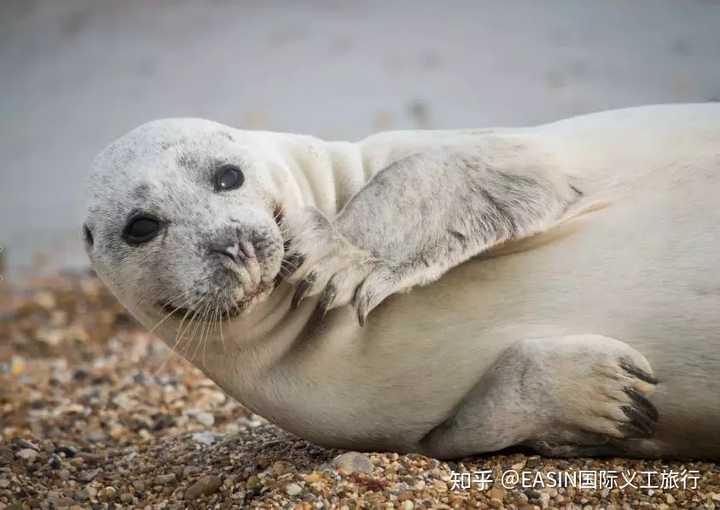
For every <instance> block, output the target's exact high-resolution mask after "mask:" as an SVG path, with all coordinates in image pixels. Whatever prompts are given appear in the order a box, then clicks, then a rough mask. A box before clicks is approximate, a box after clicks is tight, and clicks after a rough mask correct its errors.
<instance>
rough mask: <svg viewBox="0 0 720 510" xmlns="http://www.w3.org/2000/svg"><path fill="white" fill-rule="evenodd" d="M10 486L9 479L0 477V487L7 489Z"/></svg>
mask: <svg viewBox="0 0 720 510" xmlns="http://www.w3.org/2000/svg"><path fill="white" fill-rule="evenodd" d="M8 487H10V480H8V479H7V478H0V489H7V488H8Z"/></svg>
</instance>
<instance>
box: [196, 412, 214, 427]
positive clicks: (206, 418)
mask: <svg viewBox="0 0 720 510" xmlns="http://www.w3.org/2000/svg"><path fill="white" fill-rule="evenodd" d="M195 419H196V420H197V421H198V422H200V423H201V424H202V425H205V426H206V427H212V426H213V425H215V416H213V415H212V414H210V413H197V414H196V415H195Z"/></svg>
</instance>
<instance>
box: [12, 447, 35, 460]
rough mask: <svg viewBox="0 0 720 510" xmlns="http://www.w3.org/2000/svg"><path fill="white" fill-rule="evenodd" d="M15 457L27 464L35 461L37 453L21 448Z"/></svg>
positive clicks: (30, 449)
mask: <svg viewBox="0 0 720 510" xmlns="http://www.w3.org/2000/svg"><path fill="white" fill-rule="evenodd" d="M15 456H16V457H17V458H19V459H22V460H26V461H28V462H35V459H37V457H38V452H37V450H33V449H32V448H23V449H22V450H19V451H18V452H17V453H16V454H15Z"/></svg>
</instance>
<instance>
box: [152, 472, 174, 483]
mask: <svg viewBox="0 0 720 510" xmlns="http://www.w3.org/2000/svg"><path fill="white" fill-rule="evenodd" d="M174 481H175V473H170V474H167V475H159V476H156V477H155V485H166V484H168V483H170V482H174Z"/></svg>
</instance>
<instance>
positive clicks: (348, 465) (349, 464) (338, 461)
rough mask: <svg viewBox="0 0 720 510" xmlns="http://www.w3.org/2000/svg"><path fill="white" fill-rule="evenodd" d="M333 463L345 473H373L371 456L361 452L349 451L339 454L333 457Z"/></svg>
mask: <svg viewBox="0 0 720 510" xmlns="http://www.w3.org/2000/svg"><path fill="white" fill-rule="evenodd" d="M332 465H333V467H334V468H335V469H337V470H338V471H342V472H344V473H371V472H372V469H373V464H372V462H370V458H369V457H368V456H367V455H365V454H364V453H360V452H347V453H343V454H342V455H338V456H337V457H335V458H334V459H333V461H332Z"/></svg>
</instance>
